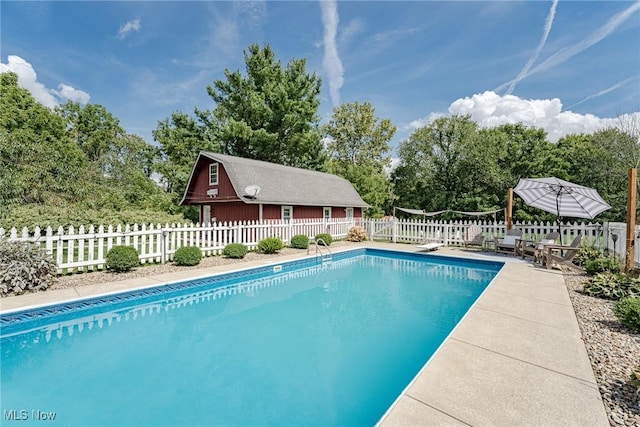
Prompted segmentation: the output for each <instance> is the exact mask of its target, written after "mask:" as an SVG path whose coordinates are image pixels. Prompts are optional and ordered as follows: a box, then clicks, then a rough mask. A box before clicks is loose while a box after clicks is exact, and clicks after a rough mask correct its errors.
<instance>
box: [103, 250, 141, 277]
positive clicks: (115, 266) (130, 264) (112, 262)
mask: <svg viewBox="0 0 640 427" xmlns="http://www.w3.org/2000/svg"><path fill="white" fill-rule="evenodd" d="M106 261H107V268H108V269H110V270H113V271H117V272H119V273H121V272H125V271H129V270H131V269H132V268H134V267H137V266H138V265H140V259H139V258H138V251H137V250H136V248H134V247H133V246H114V247H112V248H111V249H109V252H107V258H106Z"/></svg>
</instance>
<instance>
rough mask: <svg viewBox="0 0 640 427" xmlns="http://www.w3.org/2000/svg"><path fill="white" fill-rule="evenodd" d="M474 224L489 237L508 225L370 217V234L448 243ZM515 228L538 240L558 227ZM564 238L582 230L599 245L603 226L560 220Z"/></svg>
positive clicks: (394, 239)
mask: <svg viewBox="0 0 640 427" xmlns="http://www.w3.org/2000/svg"><path fill="white" fill-rule="evenodd" d="M472 225H474V226H479V227H480V228H481V229H482V233H483V234H484V236H485V237H486V238H487V239H488V240H492V239H493V238H494V237H502V236H504V234H505V232H506V229H507V226H506V224H505V223H504V222H497V223H494V222H492V221H423V220H398V219H395V220H394V219H389V220H367V221H366V228H367V234H368V235H369V236H371V238H373V239H388V240H390V241H392V242H407V243H424V242H427V241H434V240H439V241H442V242H444V244H445V245H446V246H455V245H462V243H463V242H464V241H465V240H466V239H467V238H468V230H469V227H471V226H472ZM512 227H513V228H519V229H521V230H522V236H523V238H525V239H531V240H539V239H541V238H543V237H544V236H545V235H547V234H548V233H550V232H552V231H558V224H557V223H550V222H547V223H536V222H534V223H517V222H514V223H513V224H512ZM560 229H561V234H562V242H563V243H564V244H570V243H571V240H573V238H574V237H575V236H576V235H578V234H582V236H583V239H586V241H587V242H588V244H590V245H596V246H598V245H599V244H600V243H601V240H602V234H603V230H604V227H603V225H602V224H597V223H593V224H592V223H577V222H574V223H563V224H560Z"/></svg>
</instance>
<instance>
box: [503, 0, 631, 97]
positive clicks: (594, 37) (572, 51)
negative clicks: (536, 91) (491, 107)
mask: <svg viewBox="0 0 640 427" xmlns="http://www.w3.org/2000/svg"><path fill="white" fill-rule="evenodd" d="M638 10H640V1H636V2H635V3H633V4H632V5H631V6H629V7H628V8H626V9H625V10H623V11H622V12H620V13H618V14H616V15H615V16H613V17H612V18H611V19H609V21H607V23H606V24H604V25H603V26H602V27H600V28H598V29H597V30H596V31H595V32H594V33H592V34H590V35H589V36H588V37H587V38H586V39H584V40H583V41H581V42H580V43H576V44H574V45H572V46H568V47H565V48H564V49H560V50H559V51H558V52H556V53H554V54H553V55H551V56H550V57H549V58H547V59H546V60H545V61H544V62H543V63H542V64H540V65H538V66H537V67H535V68H533V69H531V70H529V72H527V73H526V74H525V75H524V76H523V77H522V78H521V79H520V80H522V79H524V78H526V77H529V76H531V75H533V74H536V73H538V72H540V71H544V70H547V69H549V68H551V67H554V66H556V65H559V64H562V63H563V62H565V61H566V60H568V59H570V58H572V57H573V56H575V55H577V54H579V53H580V52H582V51H584V50H586V49H588V48H590V47H591V46H593V45H594V44H596V43H598V42H599V41H600V40H602V39H604V38H605V37H607V36H609V35H610V34H611V33H612V32H614V31H615V30H616V29H617V28H618V27H619V26H620V25H622V24H623V23H624V22H625V21H626V20H627V19H629V18H630V17H631V16H632V15H633V14H634V13H636V12H637V11H638ZM510 84H511V82H507V83H503V84H501V85H500V86H498V87H497V88H495V89H494V90H493V91H494V92H499V91H501V90H502V89H504V88H505V87H507V86H508V85H510Z"/></svg>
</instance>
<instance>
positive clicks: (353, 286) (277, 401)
mask: <svg viewBox="0 0 640 427" xmlns="http://www.w3.org/2000/svg"><path fill="white" fill-rule="evenodd" d="M501 266H502V264H501V263H489V262H479V261H473V262H472V261H464V260H459V259H455V258H446V257H437V256H430V255H425V254H409V253H399V252H392V251H381V250H374V249H366V250H365V249H360V250H356V251H349V252H344V253H340V254H335V255H334V261H333V262H331V263H324V264H319V263H318V261H317V259H315V258H311V259H305V260H299V261H295V262H289V263H285V264H278V265H270V266H265V267H261V268H258V269H252V270H243V271H238V272H234V273H230V274H225V275H220V276H214V277H211V278H206V279H199V280H195V281H189V282H180V283H174V284H170V285H167V286H164V287H155V288H149V289H145V290H141V291H134V292H129V293H126V294H119V295H117V296H110V297H105V298H94V299H90V300H83V301H79V302H75V303H68V304H63V305H58V306H53V307H47V308H45V309H37V310H30V311H22V312H15V313H8V314H3V315H2V316H1V317H0V320H1V321H2V323H1V324H2V332H1V334H2V336H1V338H0V339H1V342H0V345H1V347H0V348H1V351H2V359H1V366H2V378H1V380H0V381H1V383H0V386H1V391H2V394H1V397H0V403H1V406H2V408H3V414H2V416H3V421H7V420H8V419H25V420H27V421H32V422H34V423H36V422H37V418H38V417H41V416H43V415H42V414H44V416H45V417H49V418H50V417H51V415H52V414H54V415H55V419H54V421H53V422H52V423H53V424H59V425H65V426H70V425H154V426H155V425H310V424H313V425H372V424H374V423H375V422H376V421H377V420H378V419H379V417H380V416H382V415H383V414H384V412H385V411H386V409H387V408H388V406H389V405H390V404H391V403H393V401H394V400H395V398H396V397H397V396H398V394H399V393H400V392H401V391H402V390H403V389H404V387H405V386H406V385H407V384H408V383H409V382H410V381H411V379H412V378H413V377H414V376H415V375H416V373H417V372H418V371H419V370H420V369H421V367H422V366H423V365H424V364H425V363H426V361H427V360H428V359H429V358H430V357H431V355H432V354H433V353H434V352H435V350H436V349H437V348H438V346H439V345H440V344H441V343H442V341H443V340H444V339H445V338H446V337H447V335H448V334H449V333H450V332H451V330H452V329H453V328H454V327H455V325H456V324H457V323H458V322H459V321H460V319H461V318H462V316H464V314H465V313H466V311H467V310H468V308H469V307H470V306H471V305H472V304H473V302H474V301H475V300H476V299H477V298H478V296H479V295H480V294H481V293H482V291H483V290H484V289H485V288H486V286H487V285H488V283H489V282H490V281H491V279H492V278H493V277H494V276H495V275H496V274H497V272H498V270H499V269H500V267H501ZM8 417H9V418H8ZM49 424H51V423H49Z"/></svg>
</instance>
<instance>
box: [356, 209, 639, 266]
mask: <svg viewBox="0 0 640 427" xmlns="http://www.w3.org/2000/svg"><path fill="white" fill-rule="evenodd" d="M363 225H364V227H365V228H366V230H367V235H368V236H369V237H370V238H372V239H375V240H389V241H391V242H404V243H425V242H429V241H441V242H443V243H444V244H445V245H446V246H457V245H462V243H463V242H464V240H466V239H467V238H468V230H469V227H471V226H472V225H475V226H479V227H480V228H481V229H482V233H483V234H484V236H485V238H486V239H487V240H493V238H494V237H502V236H504V234H505V232H506V229H507V226H506V224H505V223H504V222H498V223H494V222H491V221H424V220H398V219H393V218H392V219H386V220H366V221H364V224H363ZM512 227H514V228H520V229H521V230H522V235H523V237H524V238H525V239H531V240H540V239H542V238H543V237H544V236H545V235H547V234H548V233H550V232H552V231H558V224H557V223H551V222H546V223H542V222H541V223H537V222H533V223H531V222H528V223H519V222H515V223H513V224H512ZM626 227H627V226H626V224H625V223H622V222H605V223H603V224H599V223H584V222H582V223H577V222H573V223H561V224H560V232H561V235H562V243H563V244H565V245H568V244H570V243H571V241H572V240H573V238H574V237H575V236H577V235H578V234H581V235H582V236H583V240H582V241H583V243H584V244H586V245H591V246H595V247H597V248H599V249H601V250H602V251H604V253H605V254H607V255H609V256H614V257H616V258H618V259H620V260H621V261H624V255H625V249H626V248H625V239H626ZM634 238H635V257H634V260H635V264H636V266H640V226H636V232H635V237H634Z"/></svg>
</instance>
